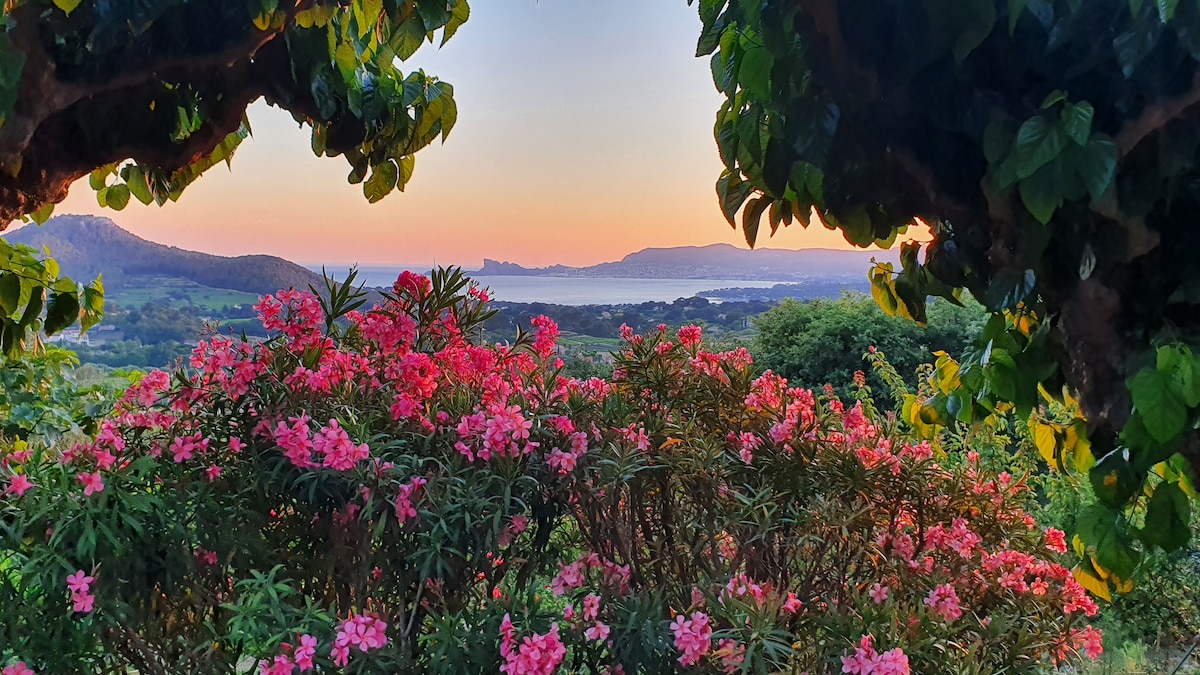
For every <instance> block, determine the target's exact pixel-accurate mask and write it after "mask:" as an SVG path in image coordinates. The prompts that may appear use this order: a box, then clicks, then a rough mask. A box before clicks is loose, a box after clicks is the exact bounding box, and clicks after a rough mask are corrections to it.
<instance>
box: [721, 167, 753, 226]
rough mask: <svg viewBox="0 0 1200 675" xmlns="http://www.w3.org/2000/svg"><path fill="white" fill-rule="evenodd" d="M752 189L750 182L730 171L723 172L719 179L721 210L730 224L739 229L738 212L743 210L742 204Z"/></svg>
mask: <svg viewBox="0 0 1200 675" xmlns="http://www.w3.org/2000/svg"><path fill="white" fill-rule="evenodd" d="M751 189H752V186H751V185H750V183H748V182H745V181H743V180H742V179H741V178H739V177H737V176H734V175H733V174H731V173H730V172H729V171H725V172H723V173H722V174H721V177H720V178H719V179H717V199H719V200H720V202H721V212H722V213H724V214H725V220H726V221H727V222H728V223H729V226H730V227H732V228H734V229H737V221H736V220H735V219H736V217H737V212H738V211H739V210H741V208H742V204H743V203H745V201H746V198H747V197H749V196H750V190H751Z"/></svg>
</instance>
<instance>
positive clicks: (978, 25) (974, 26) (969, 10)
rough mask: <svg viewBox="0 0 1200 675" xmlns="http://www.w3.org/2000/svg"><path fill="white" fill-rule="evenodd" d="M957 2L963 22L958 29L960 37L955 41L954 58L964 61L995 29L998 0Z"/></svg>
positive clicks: (964, 0) (963, 0)
mask: <svg viewBox="0 0 1200 675" xmlns="http://www.w3.org/2000/svg"><path fill="white" fill-rule="evenodd" d="M955 4H956V5H957V7H956V10H957V14H958V16H959V17H960V21H962V24H961V27H960V29H959V31H958V39H957V40H955V42H954V59H955V60H956V61H958V62H959V63H962V62H963V61H965V60H966V59H967V57H968V56H970V55H971V52H973V51H975V49H976V48H977V47H978V46H979V45H981V44H983V41H984V40H986V39H987V37H988V36H989V35H991V34H992V30H994V29H995V27H996V2H995V0H956V2H955Z"/></svg>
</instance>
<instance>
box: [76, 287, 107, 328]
mask: <svg viewBox="0 0 1200 675" xmlns="http://www.w3.org/2000/svg"><path fill="white" fill-rule="evenodd" d="M82 310H83V312H82V315H81V317H80V328H82V329H83V330H85V331H86V330H89V329H91V328H92V327H93V326H95V325H96V324H98V323H100V320H101V319H103V318H104V283H103V282H102V281H101V280H100V278H99V277H96V280H95V281H93V282H92V283H90V284H88V285H87V286H85V287H84V289H83V307H82Z"/></svg>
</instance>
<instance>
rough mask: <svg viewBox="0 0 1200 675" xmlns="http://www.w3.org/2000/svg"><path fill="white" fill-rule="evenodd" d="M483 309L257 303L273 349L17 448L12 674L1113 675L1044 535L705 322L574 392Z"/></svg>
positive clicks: (852, 408)
mask: <svg viewBox="0 0 1200 675" xmlns="http://www.w3.org/2000/svg"><path fill="white" fill-rule="evenodd" d="M481 295H482V294H481V293H479V292H478V291H477V290H476V289H474V288H470V287H468V286H467V281H466V280H465V279H464V278H462V277H461V276H459V275H456V274H450V273H438V274H435V277H434V279H433V281H432V283H431V282H430V280H428V279H425V278H423V277H418V276H415V275H408V274H407V273H406V274H405V275H402V276H401V278H400V280H399V281H398V282H397V284H396V288H395V294H394V295H393V296H391V297H390V298H389V300H388V301H387V303H386V304H384V305H382V306H380V307H377V308H374V309H372V310H370V311H361V312H360V311H351V309H350V308H352V307H355V306H356V305H359V304H360V303H359V302H358V300H357V299H356V298H355V297H354V296H353V295H351V294H349V293H346V294H343V295H338V296H335V297H334V298H333V299H332V300H331V301H329V302H328V303H325V302H323V301H322V300H321V299H319V298H318V297H317V296H315V295H312V294H309V293H305V292H295V291H286V292H280V293H279V294H278V296H267V297H266V298H264V299H263V300H262V301H261V302H260V303H259V305H258V309H259V312H260V315H261V317H262V321H263V324H264V327H266V328H268V329H270V330H271V331H272V332H273V333H275V334H276V337H275V338H273V339H272V340H270V341H268V342H265V343H250V342H244V341H239V340H228V339H224V338H213V339H211V340H209V341H204V342H201V343H200V344H199V345H198V346H197V348H196V352H195V355H194V357H193V359H192V361H191V365H192V369H191V370H189V371H187V372H181V373H179V374H178V375H177V376H176V377H174V378H172V377H171V376H169V375H168V374H167V373H164V372H153V373H149V374H147V375H145V377H143V378H141V379H140V381H139V382H138V383H136V384H135V385H134V386H132V387H131V388H130V389H129V390H128V391H127V392H126V393H125V394H124V395H123V396H122V397H121V399H120V401H119V402H118V403H117V405H116V410H115V411H114V415H113V416H112V417H110V418H108V419H106V420H105V421H104V422H103V423H102V424H101V425H100V427H99V433H98V434H97V435H95V436H94V437H88V438H86V439H82V440H81V441H80V442H78V443H74V444H60V445H49V444H46V443H44V442H37V441H38V439H31V440H33V442H25V443H23V444H22V445H19V446H16V445H14V446H12V447H10V448H8V449H7V450H6V452H5V454H4V460H5V465H6V467H7V469H8V470H9V471H11V472H12V478H11V479H10V480H9V487H8V489H7V490H6V492H7V496H6V498H5V499H4V501H3V502H0V519H2V521H3V522H4V523H5V528H4V530H3V531H2V533H0V561H3V563H2V566H0V600H2V601H0V659H19V660H20V661H18V662H16V663H14V665H12V666H11V667H12V668H14V669H16V668H25V667H28V666H32V667H34V668H36V669H37V670H38V671H39V672H54V673H70V672H101V673H108V672H124V671H125V669H126V668H128V667H134V668H137V670H138V671H139V672H146V673H174V672H195V671H196V670H197V669H199V670H203V671H204V672H212V673H220V672H234V671H235V670H236V669H237V668H238V665H239V663H242V662H244V661H245V660H246V659H251V660H253V661H257V662H259V663H261V664H262V665H261V672H264V673H272V674H275V673H289V672H294V668H295V667H299V668H300V669H301V670H307V669H313V668H314V667H315V668H319V669H320V670H321V671H329V670H330V669H331V668H334V669H336V668H338V667H341V666H347V670H348V671H349V672H358V673H376V672H379V673H382V672H396V671H398V670H402V671H406V672H414V671H415V672H437V673H447V672H461V673H480V672H496V671H500V672H504V673H508V674H509V675H518V674H523V673H551V672H555V671H558V670H559V668H560V666H561V667H565V668H569V669H571V670H573V671H575V672H597V673H598V672H611V671H612V670H621V671H623V672H626V673H630V675H632V674H633V673H668V672H676V669H677V668H678V667H679V666H683V667H684V668H686V669H688V670H690V671H692V672H705V673H716V672H732V671H738V670H741V671H742V672H764V671H767V672H780V671H785V672H797V673H798V672H801V671H805V672H810V673H825V672H832V671H841V672H852V673H854V672H857V673H895V674H897V675H900V674H907V673H909V672H919V673H959V672H962V669H963V668H968V667H969V668H971V669H972V672H978V673H1001V672H1003V673H1026V672H1028V673H1036V672H1042V670H1043V669H1044V668H1045V667H1049V666H1051V665H1055V664H1063V663H1066V662H1076V661H1078V659H1079V658H1081V657H1083V656H1085V655H1086V656H1089V657H1095V656H1096V655H1098V654H1099V653H1100V651H1101V642H1100V639H1101V638H1100V634H1099V633H1098V632H1097V631H1096V630H1095V629H1094V628H1092V627H1091V626H1090V625H1088V617H1091V616H1093V615H1095V613H1096V611H1097V607H1096V605H1095V603H1094V602H1093V601H1092V600H1091V599H1090V598H1089V597H1088V596H1087V593H1086V591H1085V590H1084V589H1083V587H1081V586H1080V585H1079V584H1078V583H1077V582H1076V581H1075V579H1074V578H1073V577H1072V576H1071V573H1070V572H1069V571H1068V570H1067V569H1066V568H1065V567H1063V566H1062V564H1061V562H1062V561H1065V558H1063V557H1062V554H1064V553H1066V552H1067V540H1066V538H1065V535H1064V534H1063V533H1062V532H1060V531H1057V530H1046V531H1042V530H1041V529H1040V528H1037V527H1036V526H1035V522H1034V519H1033V517H1032V516H1030V515H1028V514H1027V513H1026V511H1025V509H1026V508H1028V507H1030V506H1031V502H1030V493H1029V490H1028V488H1027V487H1026V486H1025V485H1024V483H1023V481H1021V480H1014V478H1013V477H1012V476H1010V475H1008V474H999V475H993V474H991V473H989V472H988V471H987V470H986V469H984V468H983V467H982V466H981V465H980V460H979V457H978V455H977V454H976V453H967V454H962V455H959V456H956V457H953V458H949V461H947V459H948V458H945V457H942V458H938V457H937V453H936V448H935V447H934V446H933V445H931V444H930V443H928V442H918V441H916V440H915V439H912V438H911V437H910V435H909V430H906V429H905V428H903V427H898V426H896V425H895V424H894V422H889V421H887V420H886V419H880V418H877V416H876V415H875V413H874V405H873V403H872V401H871V400H870V398H869V397H866V396H863V397H862V399H861V400H859V401H841V400H838V399H836V398H832V397H829V396H826V395H824V394H820V393H818V394H814V393H813V392H811V391H809V390H805V389H802V388H798V387H790V386H789V385H788V383H787V382H786V381H785V380H783V379H782V378H780V377H778V376H777V375H770V374H768V375H764V376H761V377H756V376H755V373H754V370H753V367H752V360H751V358H750V356H749V354H748V353H747V352H746V351H745V350H744V349H736V350H733V351H729V352H724V353H714V352H710V351H707V350H706V349H704V348H703V346H702V344H701V338H702V334H701V330H700V329H699V328H697V327H694V326H691V327H685V328H682V329H680V330H679V331H678V333H677V334H676V335H672V334H669V333H667V332H666V331H664V330H653V331H651V332H650V333H649V334H646V335H635V334H634V333H633V332H632V331H631V330H626V331H623V333H624V336H623V337H624V345H623V347H622V349H621V351H620V353H619V354H618V359H617V370H616V371H615V372H614V375H613V378H612V380H611V381H605V380H586V381H583V380H567V379H565V378H562V377H561V376H560V375H559V374H558V373H557V371H556V367H555V361H556V357H555V355H554V352H555V338H556V335H557V333H558V328H557V326H555V325H554V323H553V321H551V320H549V319H546V318H545V317H538V318H537V319H535V321H534V327H535V329H534V331H533V332H531V333H529V334H527V335H526V336H525V337H524V338H521V339H518V340H517V341H516V342H515V343H514V344H513V345H512V346H511V347H501V346H493V347H488V346H483V345H478V344H474V343H472V342H471V341H469V340H468V339H467V337H466V336H470V335H477V334H478V330H477V328H478V326H479V324H480V323H481V322H482V321H483V320H485V318H486V317H487V311H488V310H487V306H486V303H485V302H484V301H483V300H482V299H481ZM341 317H344V318H345V319H346V320H347V321H348V323H342V322H340V321H338V319H339V318H341ZM230 523H239V524H241V525H242V526H240V527H229V524H230ZM284 560H286V564H281V561H284ZM17 663H19V664H21V665H17ZM347 664H348V665H347ZM18 672H22V673H23V672H24V671H23V670H19V671H18Z"/></svg>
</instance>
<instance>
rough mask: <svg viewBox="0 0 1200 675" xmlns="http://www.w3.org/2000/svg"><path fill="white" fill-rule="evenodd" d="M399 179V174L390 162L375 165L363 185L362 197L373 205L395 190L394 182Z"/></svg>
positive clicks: (393, 163)
mask: <svg viewBox="0 0 1200 675" xmlns="http://www.w3.org/2000/svg"><path fill="white" fill-rule="evenodd" d="M399 177H400V172H399V170H398V169H397V168H396V164H395V162H393V161H392V160H390V159H389V160H386V161H384V162H381V163H379V164H376V165H375V166H374V167H373V168H372V169H371V177H370V178H369V179H367V182H366V183H363V195H365V196H366V198H367V201H369V202H371V203H372V204H374V203H375V202H378V201H379V200H381V199H383V198H384V197H386V196H388V195H389V194H391V192H392V190H395V189H396V180H397V179H398V178H399Z"/></svg>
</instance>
